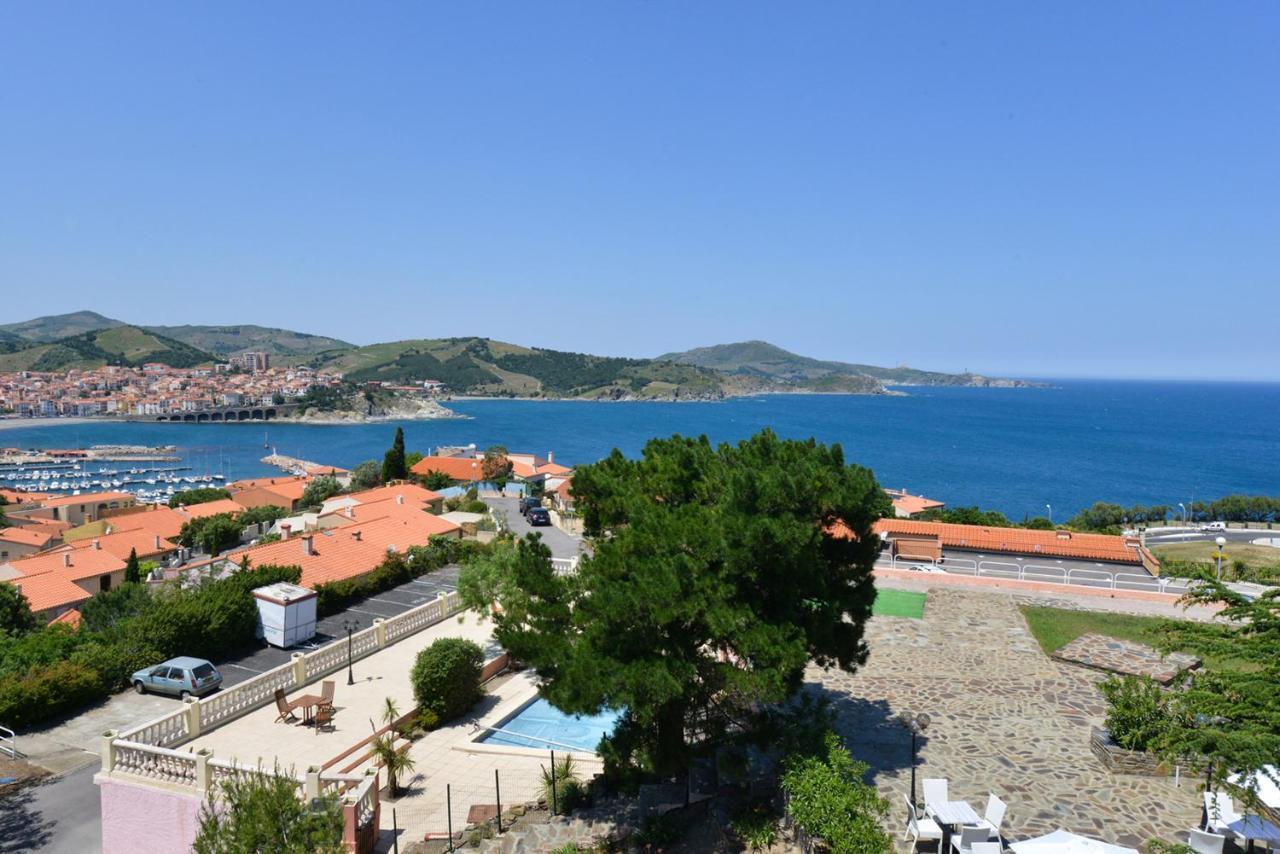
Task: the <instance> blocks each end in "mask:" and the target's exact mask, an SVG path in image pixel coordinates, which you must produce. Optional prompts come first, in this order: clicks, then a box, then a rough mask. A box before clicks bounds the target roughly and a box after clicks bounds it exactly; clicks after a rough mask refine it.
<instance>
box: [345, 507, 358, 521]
mask: <svg viewBox="0 0 1280 854" xmlns="http://www.w3.org/2000/svg"><path fill="white" fill-rule="evenodd" d="M346 516H347V518H348V519H354V518H356V508H355V505H354V504H348V505H347V512H346Z"/></svg>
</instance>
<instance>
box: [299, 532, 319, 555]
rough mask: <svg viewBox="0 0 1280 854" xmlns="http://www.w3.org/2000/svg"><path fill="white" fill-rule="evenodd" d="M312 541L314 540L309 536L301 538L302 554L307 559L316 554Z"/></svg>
mask: <svg viewBox="0 0 1280 854" xmlns="http://www.w3.org/2000/svg"><path fill="white" fill-rule="evenodd" d="M314 539H315V538H314V537H313V536H312V535H311V534H307V535H306V536H305V537H303V538H302V553H303V554H304V555H306V556H307V557H310V556H311V555H313V554H315V553H316V548H315V545H314Z"/></svg>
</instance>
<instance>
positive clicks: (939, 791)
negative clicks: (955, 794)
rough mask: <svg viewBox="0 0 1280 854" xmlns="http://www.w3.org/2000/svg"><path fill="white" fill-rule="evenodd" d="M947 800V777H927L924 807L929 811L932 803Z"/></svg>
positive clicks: (940, 802)
mask: <svg viewBox="0 0 1280 854" xmlns="http://www.w3.org/2000/svg"><path fill="white" fill-rule="evenodd" d="M946 802H947V778H946V777H926V778H925V781H924V808H925V811H926V812H928V810H929V805H930V804H942V803H946Z"/></svg>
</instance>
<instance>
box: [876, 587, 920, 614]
mask: <svg viewBox="0 0 1280 854" xmlns="http://www.w3.org/2000/svg"><path fill="white" fill-rule="evenodd" d="M925 598H926V594H924V593H912V592H910V591H908V590H885V589H880V590H877V591H876V601H875V604H874V605H872V606H871V613H872V615H874V616H878V617H911V618H912V619H915V620H919V619H921V618H922V617H924V600H925Z"/></svg>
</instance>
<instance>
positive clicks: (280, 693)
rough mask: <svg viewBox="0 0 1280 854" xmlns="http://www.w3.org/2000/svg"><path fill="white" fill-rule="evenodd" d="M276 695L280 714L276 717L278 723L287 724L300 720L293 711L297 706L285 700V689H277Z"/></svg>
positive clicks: (277, 709)
mask: <svg viewBox="0 0 1280 854" xmlns="http://www.w3.org/2000/svg"><path fill="white" fill-rule="evenodd" d="M275 695H276V711H278V712H279V713H280V714H278V715H276V723H280V722H281V721H284V722H286V723H288V722H289V721H296V720H297V719H298V716H297V715H295V714H294V713H293V710H294V709H295V708H296V706H294V705H293V704H292V703H290V702H289V701H288V700H286V699H285V696H284V689H283V688H277V689H276V692H275Z"/></svg>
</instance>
